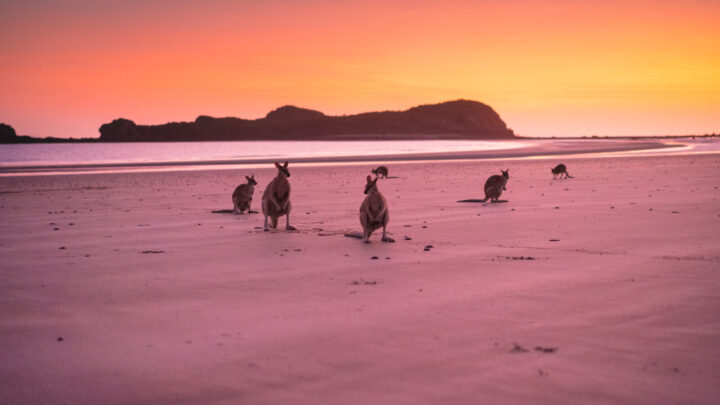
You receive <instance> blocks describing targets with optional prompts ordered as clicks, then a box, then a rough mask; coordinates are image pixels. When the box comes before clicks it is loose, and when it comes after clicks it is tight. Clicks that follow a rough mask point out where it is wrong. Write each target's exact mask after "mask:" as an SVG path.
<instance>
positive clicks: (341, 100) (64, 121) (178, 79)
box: [0, 0, 720, 137]
mask: <svg viewBox="0 0 720 405" xmlns="http://www.w3.org/2000/svg"><path fill="white" fill-rule="evenodd" d="M719 21H720V1H718V0H704V1H701V0H686V1H682V2H680V1H659V0H657V1H614V0H609V1H603V2H589V1H587V2H585V1H570V0H567V1H560V0H544V1H527V0H505V1H500V0H497V1H494V0H490V1H479V0H476V1H458V0H445V1H436V2H431V1H402V0H401V1H387V0H384V1H374V0H370V1H357V2H350V1H337V0H336V1H322V0H321V1H312V0H303V1H282V0H264V1H237V0H236V1H215V0H211V1H203V2H200V1H182V0H167V1H165V0H163V1H152V0H145V1H136V0H123V1H114V0H112V1H91V0H87V1H86V0H67V1H50V0H26V1H10V0H0V50H1V54H0V55H2V56H0V58H1V60H0V90H1V91H2V98H0V122H5V123H7V124H10V125H12V126H13V127H14V128H15V129H16V130H17V132H18V133H19V134H26V135H33V136H58V137H71V136H72V137H97V136H98V135H99V134H98V128H99V126H100V125H101V124H103V123H106V122H109V121H111V120H113V119H115V118H118V117H125V118H129V119H132V120H133V121H135V122H136V123H138V124H157V123H164V122H167V121H192V120H194V119H195V117H196V116H198V115H200V114H204V115H211V116H237V117H242V118H259V117H262V116H264V115H265V114H266V113H267V112H268V111H270V110H272V109H274V108H276V107H279V106H281V105H285V104H292V105H297V106H301V107H306V108H312V109H316V110H320V111H322V112H324V113H326V114H332V115H338V114H352V113H358V112H364V111H376V110H401V109H406V108H408V107H411V106H415V105H418V104H426V103H437V102H442V101H447V100H452V99H457V98H465V99H473V100H478V101H482V102H485V103H487V104H489V105H490V106H492V107H493V108H494V109H495V110H496V111H497V112H498V113H499V114H500V116H501V117H502V118H503V120H504V121H505V122H506V123H507V124H508V126H509V127H510V128H512V129H514V130H515V132H516V133H518V134H519V135H524V136H553V135H554V136H582V135H593V134H598V135H653V134H663V135H664V134H702V133H708V132H720V23H718V22H719Z"/></svg>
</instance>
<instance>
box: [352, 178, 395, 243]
mask: <svg viewBox="0 0 720 405" xmlns="http://www.w3.org/2000/svg"><path fill="white" fill-rule="evenodd" d="M377 181H378V178H377V177H375V180H373V179H372V177H370V176H367V184H365V194H367V197H365V199H364V200H363V202H362V204H360V225H362V227H363V243H370V235H372V233H373V231H375V230H376V229H378V228H381V227H382V229H383V234H382V241H383V242H395V241H394V240H393V239H392V238H389V237H388V236H387V224H388V222H389V221H390V213H389V212H388V207H387V201H385V197H383V195H382V194H380V191H378V189H377Z"/></svg>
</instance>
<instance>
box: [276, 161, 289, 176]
mask: <svg viewBox="0 0 720 405" xmlns="http://www.w3.org/2000/svg"><path fill="white" fill-rule="evenodd" d="M275 167H277V168H278V174H280V173H282V174H284V175H285V177H290V171H288V168H287V167H288V161H287V160H286V161H285V164H283V165H281V164H280V163H278V162H275Z"/></svg>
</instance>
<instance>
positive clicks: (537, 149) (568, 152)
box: [0, 139, 693, 176]
mask: <svg viewBox="0 0 720 405" xmlns="http://www.w3.org/2000/svg"><path fill="white" fill-rule="evenodd" d="M503 142H505V143H508V142H509V141H503ZM517 143H519V144H521V145H522V144H523V143H525V144H526V145H522V146H518V147H513V148H505V149H491V150H475V151H472V150H469V151H455V152H437V153H425V152H423V153H405V154H398V153H394V154H375V155H363V156H360V155H340V156H312V157H303V156H292V155H288V156H276V157H264V158H242V159H215V160H202V159H195V160H185V161H136V162H102V163H77V164H23V163H20V164H0V176H12V175H36V174H72V173H92V172H122V171H129V172H138V171H144V170H148V171H152V170H165V171H167V170H172V169H173V168H177V169H179V170H188V168H190V170H192V169H196V170H212V169H216V168H221V167H222V168H227V169H243V168H256V167H262V165H264V164H268V163H273V162H275V161H277V160H290V161H292V162H293V163H295V164H302V165H305V166H308V165H328V164H334V163H337V164H363V163H375V162H413V161H415V162H426V161H442V160H448V161H452V160H456V161H462V160H491V159H526V158H535V159H541V158H553V157H559V156H568V157H579V156H583V155H585V156H593V155H598V154H613V153H615V154H618V156H622V153H623V152H624V153H632V152H640V151H646V152H648V153H671V152H672V151H674V150H687V149H691V148H692V147H693V143H692V142H691V141H690V140H686V141H684V142H680V141H677V140H673V141H661V140H653V141H649V140H630V139H623V140H605V139H603V140H595V139H592V140H579V139H573V140H561V139H547V140H533V141H527V140H525V141H522V140H518V141H517Z"/></svg>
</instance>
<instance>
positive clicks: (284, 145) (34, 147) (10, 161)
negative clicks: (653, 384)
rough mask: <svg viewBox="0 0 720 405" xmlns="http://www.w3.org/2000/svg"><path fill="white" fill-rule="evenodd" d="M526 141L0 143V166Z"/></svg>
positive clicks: (477, 147)
mask: <svg viewBox="0 0 720 405" xmlns="http://www.w3.org/2000/svg"><path fill="white" fill-rule="evenodd" d="M528 143H529V142H525V141H517V140H513V141H468V140H432V141H381V142H378V141H338V142H325V141H311V142H308V141H305V142H303V141H287V142H284V141H273V142H254V141H251V142H143V143H65V144H20V145H0V167H5V168H9V167H25V166H70V165H73V166H74V165H77V166H83V165H98V164H138V163H162V162H186V163H189V162H198V163H202V162H213V161H238V162H246V161H252V160H259V159H277V160H285V159H288V160H292V159H293V158H316V157H344V156H377V155H395V154H403V155H405V154H422V153H438V152H463V151H489V150H498V149H513V148H520V147H523V146H526V144H528Z"/></svg>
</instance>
